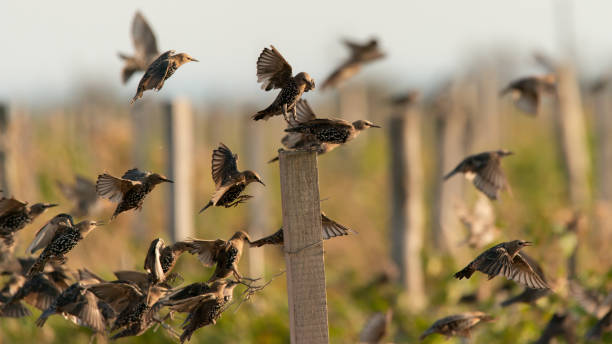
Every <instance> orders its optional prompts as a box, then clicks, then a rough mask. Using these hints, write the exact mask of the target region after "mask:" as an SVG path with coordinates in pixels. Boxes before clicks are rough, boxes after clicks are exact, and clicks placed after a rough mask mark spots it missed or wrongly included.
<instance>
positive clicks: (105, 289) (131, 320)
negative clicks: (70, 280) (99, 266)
mask: <svg viewBox="0 0 612 344" xmlns="http://www.w3.org/2000/svg"><path fill="white" fill-rule="evenodd" d="M87 290H90V291H91V292H93V293H94V294H95V295H96V296H97V297H98V298H100V299H102V300H103V301H104V302H106V303H107V304H109V305H110V306H111V307H112V308H113V310H114V311H115V313H116V314H117V318H116V319H115V322H114V324H113V326H112V327H111V329H110V331H111V332H113V331H115V330H121V331H120V332H118V333H116V334H115V335H113V336H112V337H111V340H115V339H118V338H122V337H128V336H139V335H141V334H143V333H144V332H145V331H146V330H147V329H149V328H150V327H151V326H152V325H153V323H154V321H155V319H154V316H155V313H154V312H153V311H152V309H151V306H152V305H153V304H155V303H156V302H157V300H159V298H160V297H162V296H163V295H164V293H165V290H164V289H163V288H159V287H152V288H149V290H148V291H145V290H143V289H140V288H139V287H138V286H137V285H135V284H133V283H130V282H126V281H114V282H106V283H98V284H94V285H91V286H88V287H87Z"/></svg>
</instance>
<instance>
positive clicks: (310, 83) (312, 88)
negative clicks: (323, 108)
mask: <svg viewBox="0 0 612 344" xmlns="http://www.w3.org/2000/svg"><path fill="white" fill-rule="evenodd" d="M308 84H309V85H310V89H311V90H314V89H315V82H314V80H312V81H311V82H309V83H308Z"/></svg>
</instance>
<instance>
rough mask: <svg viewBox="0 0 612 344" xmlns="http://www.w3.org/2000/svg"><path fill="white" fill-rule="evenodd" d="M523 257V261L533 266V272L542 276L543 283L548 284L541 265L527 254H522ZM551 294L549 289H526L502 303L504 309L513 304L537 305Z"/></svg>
mask: <svg viewBox="0 0 612 344" xmlns="http://www.w3.org/2000/svg"><path fill="white" fill-rule="evenodd" d="M521 256H522V257H523V259H525V261H526V262H527V264H529V266H531V268H532V269H533V272H535V273H536V274H537V275H538V276H540V278H541V279H542V281H544V283H547V284H548V281H547V280H546V276H545V275H544V270H543V269H542V267H541V266H540V264H538V262H536V261H535V259H533V258H531V257H530V256H528V255H527V254H525V253H521ZM550 293H551V290H550V289H548V288H545V289H537V288H536V289H534V288H529V287H526V288H525V290H523V292H522V293H520V294H518V295H516V296H513V297H510V298H509V299H507V300H505V301H503V302H502V303H501V305H502V307H508V306H510V305H512V304H515V303H531V304H533V303H535V302H536V301H537V300H538V299H540V298H542V297H544V296H546V295H548V294H550Z"/></svg>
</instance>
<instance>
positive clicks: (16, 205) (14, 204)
mask: <svg viewBox="0 0 612 344" xmlns="http://www.w3.org/2000/svg"><path fill="white" fill-rule="evenodd" d="M55 206H57V204H50V203H36V204H33V205H32V206H30V207H28V206H27V203H23V202H20V201H18V200H16V199H15V198H12V197H11V198H5V197H2V198H1V199H0V239H3V240H4V244H5V245H6V246H12V244H13V243H14V238H13V236H14V234H15V233H16V232H17V231H19V230H21V229H23V227H25V226H26V225H27V224H29V223H31V222H32V221H34V219H35V218H36V217H38V215H40V214H42V213H44V212H45V210H47V209H48V208H51V207H55Z"/></svg>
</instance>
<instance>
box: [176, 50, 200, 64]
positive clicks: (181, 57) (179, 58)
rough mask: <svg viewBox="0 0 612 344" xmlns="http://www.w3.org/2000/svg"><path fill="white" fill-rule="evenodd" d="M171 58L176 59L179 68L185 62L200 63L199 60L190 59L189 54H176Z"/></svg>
mask: <svg viewBox="0 0 612 344" xmlns="http://www.w3.org/2000/svg"><path fill="white" fill-rule="evenodd" d="M172 57H173V58H174V59H176V61H177V63H178V65H179V66H180V65H183V64H185V63H187V62H191V61H193V62H200V61H199V60H197V59H195V58H193V57H191V56H190V55H189V54H186V53H180V54H176V55H174V56H172Z"/></svg>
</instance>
